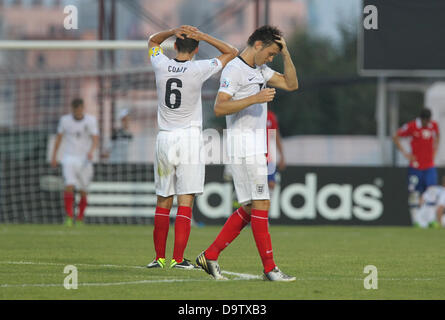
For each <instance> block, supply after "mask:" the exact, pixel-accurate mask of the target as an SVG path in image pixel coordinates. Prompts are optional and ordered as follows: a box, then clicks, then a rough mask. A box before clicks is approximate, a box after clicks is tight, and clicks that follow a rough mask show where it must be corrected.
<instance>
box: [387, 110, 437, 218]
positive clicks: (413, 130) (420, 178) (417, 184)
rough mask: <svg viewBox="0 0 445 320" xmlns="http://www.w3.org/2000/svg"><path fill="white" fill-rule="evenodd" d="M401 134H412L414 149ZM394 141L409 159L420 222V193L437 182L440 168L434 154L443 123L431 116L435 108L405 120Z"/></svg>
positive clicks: (410, 185) (413, 198) (413, 206)
mask: <svg viewBox="0 0 445 320" xmlns="http://www.w3.org/2000/svg"><path fill="white" fill-rule="evenodd" d="M401 137H409V138H411V153H409V152H407V151H406V150H405V149H404V148H403V146H402V144H401V143H400V138H401ZM393 140H394V143H395V144H396V146H397V148H398V149H399V150H400V152H402V154H403V155H404V156H405V158H407V159H408V160H409V168H408V192H409V197H408V204H409V207H410V212H411V220H412V222H413V224H416V222H417V220H416V214H417V210H418V208H419V200H420V195H421V194H422V193H423V192H424V191H425V190H426V189H427V188H428V187H429V186H433V185H437V171H436V168H435V166H434V156H435V154H436V151H437V147H438V145H439V126H438V125H437V122H436V121H433V120H431V111H430V110H429V109H427V108H424V109H422V111H421V112H420V115H419V118H416V119H415V120H412V121H410V122H408V123H406V124H404V125H403V126H402V127H401V128H400V129H399V130H397V132H396V134H395V135H394V137H393Z"/></svg>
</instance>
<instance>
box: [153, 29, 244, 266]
mask: <svg viewBox="0 0 445 320" xmlns="http://www.w3.org/2000/svg"><path fill="white" fill-rule="evenodd" d="M171 36H176V41H175V50H176V51H177V54H176V58H175V59H169V58H168V57H167V56H165V55H164V54H163V50H162V48H161V46H160V45H161V43H162V42H164V41H165V40H166V39H168V38H169V37H171ZM199 41H206V42H207V43H209V44H210V45H212V46H214V47H215V48H216V49H218V50H219V51H220V52H221V53H222V55H220V56H218V57H217V58H213V59H208V60H198V61H196V60H192V59H193V57H194V56H195V54H196V53H197V52H198V44H199ZM148 45H149V56H150V59H151V63H152V65H153V68H154V71H155V76H156V89H157V96H158V126H159V133H158V136H157V140H156V153H155V163H154V174H155V187H156V195H157V205H156V211H155V219H154V230H153V240H154V246H155V251H156V258H155V259H154V260H153V261H152V262H151V263H149V264H148V265H147V267H148V268H159V267H160V268H164V267H165V265H166V262H165V246H166V241H167V235H168V229H169V225H170V209H171V207H172V204H173V196H174V195H177V201H178V211H177V214H176V220H175V244H174V250H173V258H172V260H171V262H170V268H183V269H193V268H195V266H194V265H193V264H192V263H190V261H189V260H187V259H184V257H183V255H184V251H185V248H186V246H187V242H188V238H189V235H190V223H191V218H192V207H193V201H194V198H195V195H197V194H201V193H202V192H203V189H204V169H205V162H204V159H200V151H201V148H202V138H201V128H202V102H201V88H202V85H203V83H204V82H205V81H206V80H207V79H208V78H210V77H211V76H212V75H213V74H215V73H217V72H218V71H220V70H221V69H222V67H224V66H225V65H226V64H227V62H229V61H230V60H232V59H233V58H234V57H235V56H236V55H237V53H238V50H236V49H235V48H234V47H232V46H231V45H229V44H227V43H225V42H223V41H221V40H218V39H215V38H213V37H212V36H210V35H208V34H205V33H202V32H200V31H199V30H198V29H197V28H195V27H192V26H182V27H179V28H177V29H172V30H168V31H162V32H159V33H156V34H154V35H152V36H151V37H150V40H149V44H148Z"/></svg>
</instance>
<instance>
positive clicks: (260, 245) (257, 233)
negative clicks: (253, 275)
mask: <svg viewBox="0 0 445 320" xmlns="http://www.w3.org/2000/svg"><path fill="white" fill-rule="evenodd" d="M251 219H252V222H251V225H252V233H253V237H254V238H255V243H256V247H257V249H258V253H259V254H260V257H261V261H262V262H263V267H264V272H265V273H267V272H270V271H272V269H273V268H275V262H274V260H273V253H272V240H271V239H270V234H269V226H268V213H267V211H266V210H257V209H252V216H251Z"/></svg>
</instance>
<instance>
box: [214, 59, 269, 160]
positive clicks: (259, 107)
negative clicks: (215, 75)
mask: <svg viewBox="0 0 445 320" xmlns="http://www.w3.org/2000/svg"><path fill="white" fill-rule="evenodd" d="M274 73H275V71H274V70H272V69H271V68H269V67H268V66H267V65H265V64H263V65H261V66H256V67H255V68H252V67H251V66H249V65H248V64H247V63H246V62H245V61H244V60H243V59H242V58H241V57H239V56H238V57H237V58H235V59H233V60H232V61H230V62H229V63H228V64H227V65H226V67H225V68H224V70H223V71H222V73H221V82H220V87H219V91H220V92H225V93H227V94H230V95H231V96H232V99H233V100H239V99H244V98H247V97H249V96H252V95H254V94H257V93H258V92H260V91H261V90H262V89H264V88H266V83H267V81H269V80H270V78H272V76H273V75H274ZM266 122H267V103H258V104H253V105H251V106H249V107H247V108H245V109H243V110H241V111H239V112H237V113H234V114H230V115H227V116H226V124H227V151H228V155H229V156H238V157H247V156H251V155H256V154H265V153H267V141H266V133H267V131H266Z"/></svg>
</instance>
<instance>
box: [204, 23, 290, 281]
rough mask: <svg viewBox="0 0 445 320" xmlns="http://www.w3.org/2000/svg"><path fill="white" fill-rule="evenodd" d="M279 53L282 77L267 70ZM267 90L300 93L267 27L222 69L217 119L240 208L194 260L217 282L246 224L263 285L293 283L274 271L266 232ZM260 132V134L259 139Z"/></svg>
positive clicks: (279, 40)
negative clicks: (222, 124)
mask: <svg viewBox="0 0 445 320" xmlns="http://www.w3.org/2000/svg"><path fill="white" fill-rule="evenodd" d="M280 52H281V54H282V57H283V62H284V74H280V73H277V72H275V71H274V70H272V69H271V68H269V67H268V66H267V65H266V63H267V62H272V60H273V59H274V57H275V56H276V55H277V54H279V53H280ZM266 84H267V85H270V86H273V87H277V88H280V89H284V90H287V91H292V90H296V89H297V88H298V80H297V73H296V70H295V66H294V64H293V62H292V59H291V56H290V54H289V51H288V49H287V46H286V42H285V41H284V39H283V37H282V36H281V31H279V30H278V29H277V28H275V27H271V26H267V25H266V26H263V27H260V28H258V29H256V30H255V31H254V32H253V33H252V34H251V35H250V37H249V39H248V41H247V47H246V48H245V49H244V51H243V52H242V53H241V54H240V55H239V56H238V57H237V58H236V59H233V60H232V61H231V62H229V63H228V64H227V66H226V67H225V68H224V70H223V72H222V74H221V82H220V88H219V91H218V95H217V97H216V101H215V106H214V110H215V115H216V116H226V124H227V153H228V156H229V159H230V161H231V162H230V172H231V174H232V177H233V183H234V185H235V191H236V194H237V198H238V202H239V203H240V204H242V206H241V207H240V208H238V210H236V211H235V212H233V214H232V215H231V216H230V217H229V218H228V220H227V221H226V223H225V224H224V226H223V228H222V230H221V232H220V233H219V234H218V236H217V237H216V239H215V241H214V242H213V243H212V244H211V245H210V247H209V248H207V250H205V251H203V252H202V253H201V254H200V255H199V256H198V257H197V258H196V262H197V264H198V265H199V266H201V267H202V268H203V269H204V270H205V271H206V272H207V273H208V274H210V275H211V276H213V277H214V278H215V279H225V277H224V276H222V274H221V271H220V268H219V264H218V262H217V259H218V256H219V254H220V253H221V251H222V250H224V248H226V247H227V246H228V245H229V244H230V243H231V242H232V241H233V240H234V239H235V238H236V237H237V236H238V235H239V234H240V232H241V230H242V229H243V228H244V227H245V226H246V225H247V224H248V223H249V222H250V223H251V228H252V233H253V236H254V239H255V243H256V246H257V249H258V253H259V255H260V257H261V261H262V264H263V267H264V279H265V280H270V281H294V280H295V279H296V278H295V277H291V276H288V275H286V274H284V273H283V272H282V271H280V269H278V267H277V266H276V265H275V262H274V259H273V253H272V241H271V238H270V234H269V229H268V211H269V207H270V201H269V187H268V183H267V163H266V156H265V155H266V153H267V142H266V140H267V129H266V123H267V102H270V101H272V100H273V98H274V96H275V89H273V88H266ZM258 132H262V135H261V136H259V137H258ZM256 137H258V138H256Z"/></svg>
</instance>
